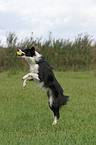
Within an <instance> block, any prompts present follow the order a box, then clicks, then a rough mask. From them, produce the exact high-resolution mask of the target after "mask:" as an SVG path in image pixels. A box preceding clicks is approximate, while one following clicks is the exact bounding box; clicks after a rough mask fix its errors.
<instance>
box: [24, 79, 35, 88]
mask: <svg viewBox="0 0 96 145" xmlns="http://www.w3.org/2000/svg"><path fill="white" fill-rule="evenodd" d="M27 80H28V81H30V80H33V77H28V78H27V79H25V80H24V82H23V87H25V86H26V83H27Z"/></svg>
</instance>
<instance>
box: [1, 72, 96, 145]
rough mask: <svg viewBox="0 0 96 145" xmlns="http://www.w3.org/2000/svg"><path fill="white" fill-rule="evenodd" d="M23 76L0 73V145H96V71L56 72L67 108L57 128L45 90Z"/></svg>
mask: <svg viewBox="0 0 96 145" xmlns="http://www.w3.org/2000/svg"><path fill="white" fill-rule="evenodd" d="M25 74H26V72H25V73H17V74H14V75H13V74H9V73H8V72H4V73H0V145H96V71H90V72H55V75H56V77H57V79H58V81H59V82H60V84H61V85H62V87H63V88H64V92H65V94H66V95H69V96H70V97H71V100H70V101H69V102H68V105H66V106H65V107H62V108H61V110H60V114H61V117H60V119H59V121H58V123H57V125H55V126H52V122H53V119H54V117H53V113H52V112H51V110H50V109H49V107H48V99H47V96H46V91H45V90H40V89H39V88H38V87H37V86H36V85H35V84H34V83H33V82H27V86H26V88H23V86H22V83H23V82H22V80H21V78H22V77H23V75H25Z"/></svg>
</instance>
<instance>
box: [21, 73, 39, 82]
mask: <svg viewBox="0 0 96 145" xmlns="http://www.w3.org/2000/svg"><path fill="white" fill-rule="evenodd" d="M28 77H33V79H37V80H40V79H39V77H38V74H35V73H28V74H27V75H25V76H24V77H23V78H22V79H23V80H25V79H27V78H28Z"/></svg>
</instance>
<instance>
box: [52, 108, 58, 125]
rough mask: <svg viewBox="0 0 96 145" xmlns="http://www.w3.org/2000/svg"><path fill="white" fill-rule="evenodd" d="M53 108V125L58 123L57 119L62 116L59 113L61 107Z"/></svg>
mask: <svg viewBox="0 0 96 145" xmlns="http://www.w3.org/2000/svg"><path fill="white" fill-rule="evenodd" d="M51 110H52V111H53V113H54V121H53V123H52V125H55V124H56V123H57V120H58V119H59V117H60V115H59V108H55V107H52V108H51Z"/></svg>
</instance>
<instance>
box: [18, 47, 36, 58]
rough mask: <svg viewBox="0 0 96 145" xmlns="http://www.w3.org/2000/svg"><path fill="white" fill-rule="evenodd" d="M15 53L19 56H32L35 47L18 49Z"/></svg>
mask: <svg viewBox="0 0 96 145" xmlns="http://www.w3.org/2000/svg"><path fill="white" fill-rule="evenodd" d="M16 55H17V56H19V57H24V58H25V57H33V56H35V55H36V54H35V47H32V48H31V49H30V48H26V49H24V50H21V49H18V50H17V52H16Z"/></svg>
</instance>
